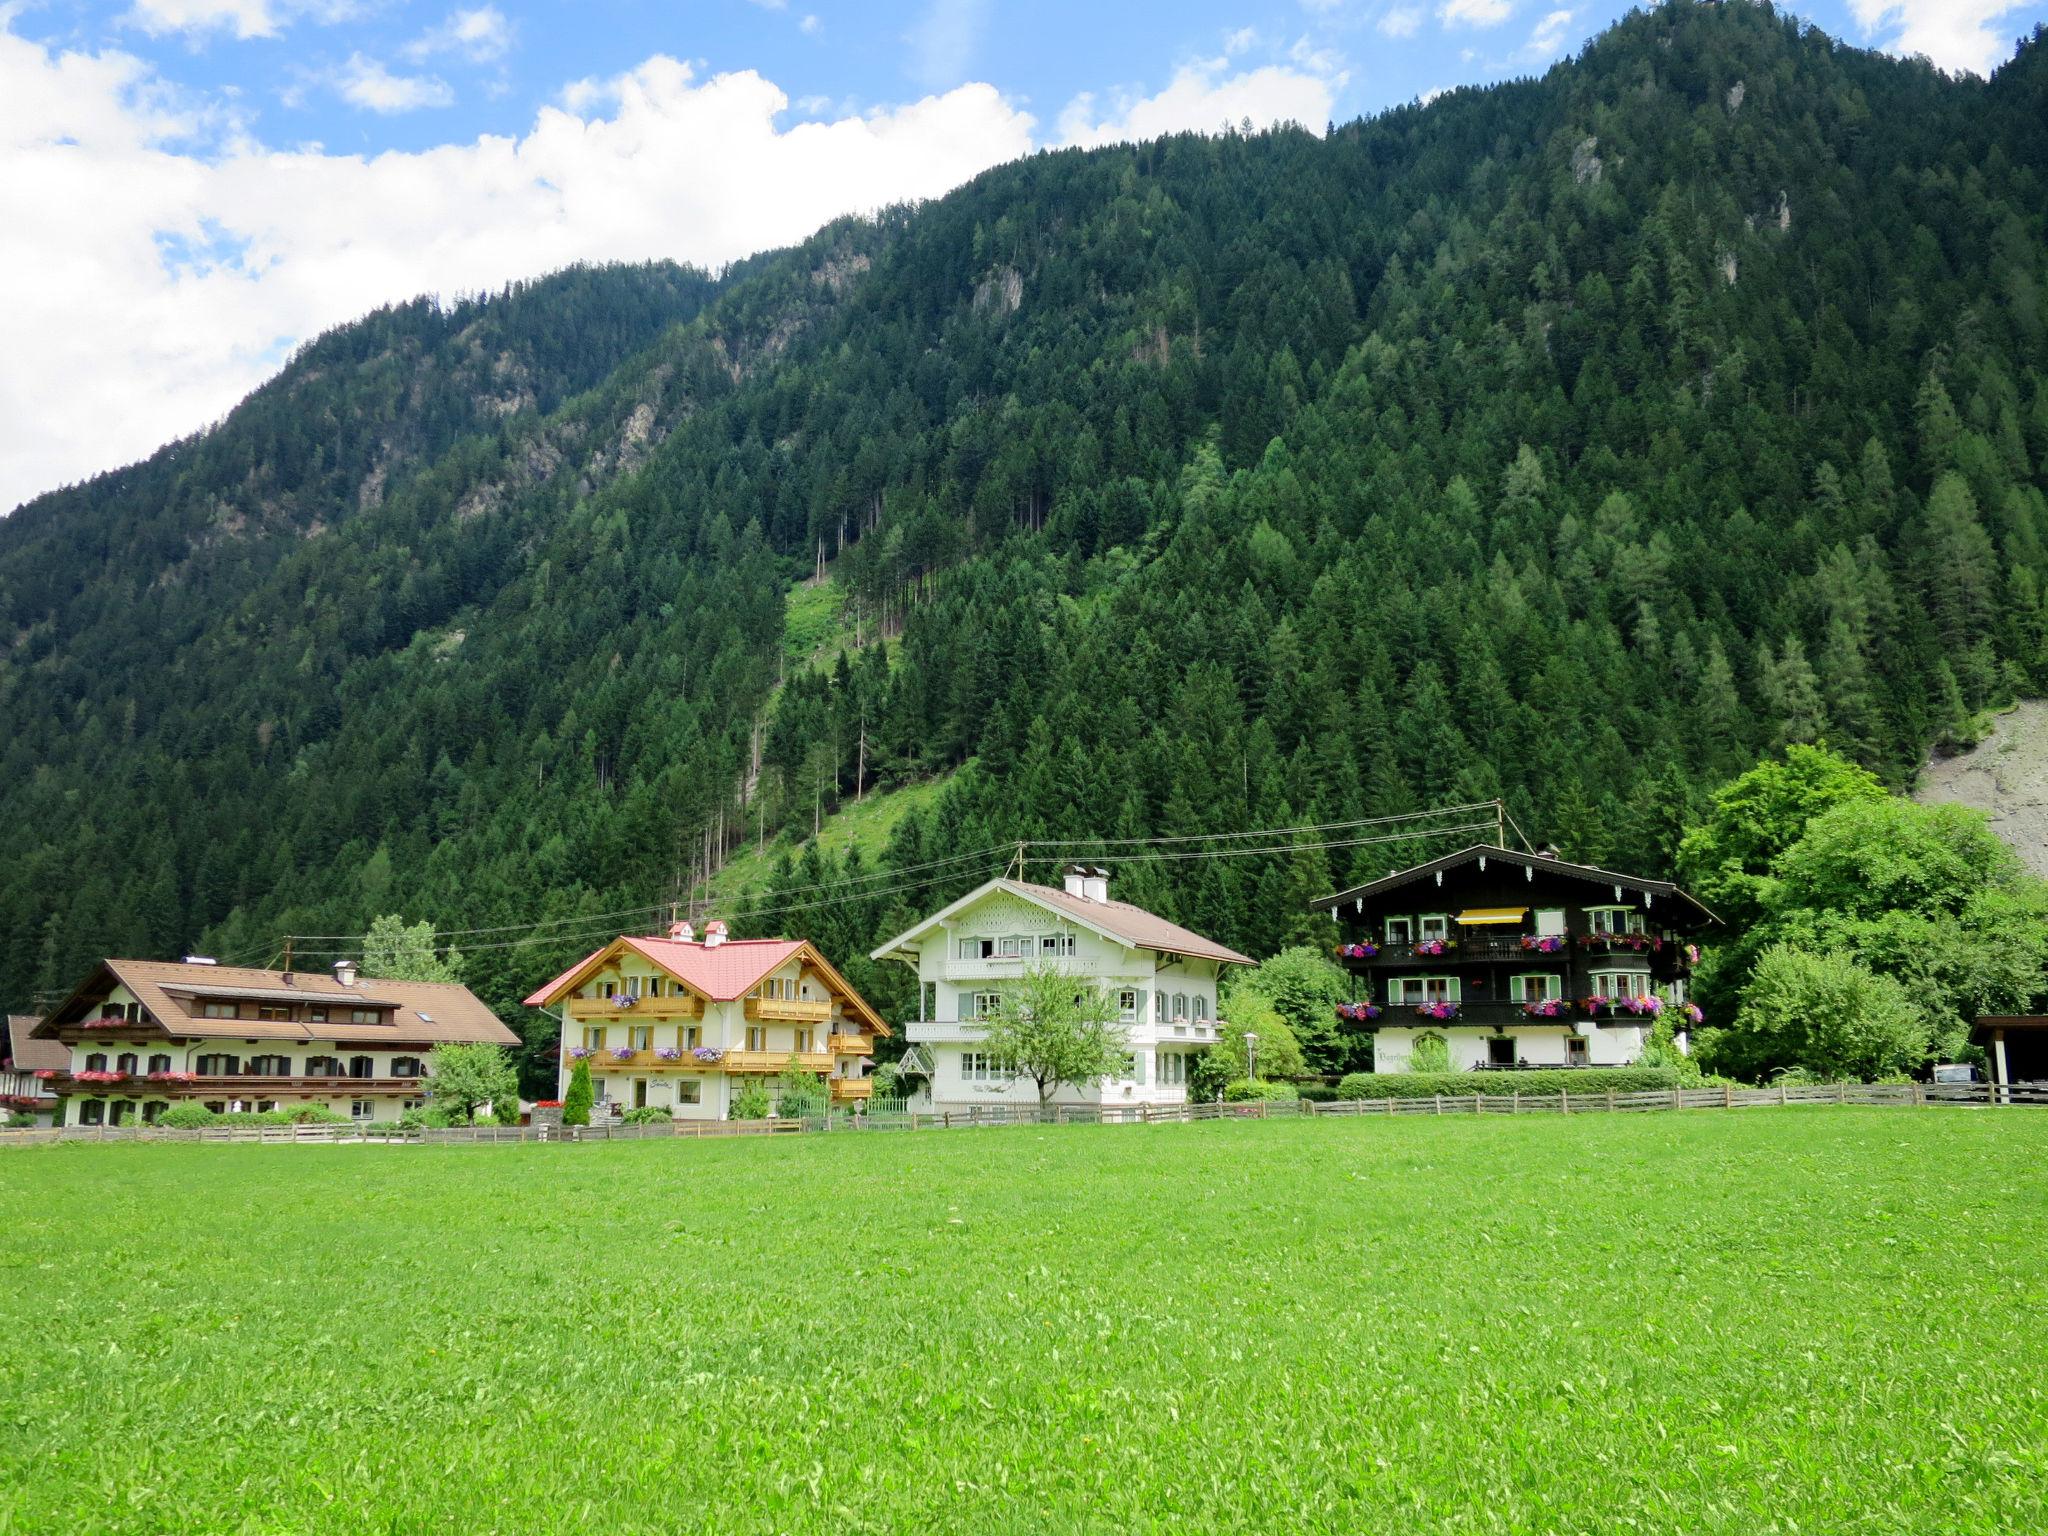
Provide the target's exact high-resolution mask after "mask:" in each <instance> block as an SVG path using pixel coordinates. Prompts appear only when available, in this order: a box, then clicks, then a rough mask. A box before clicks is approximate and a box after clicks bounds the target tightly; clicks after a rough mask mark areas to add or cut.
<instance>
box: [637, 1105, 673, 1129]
mask: <svg viewBox="0 0 2048 1536" xmlns="http://www.w3.org/2000/svg"><path fill="white" fill-rule="evenodd" d="M674 1118H675V1116H674V1115H672V1114H670V1113H669V1111H667V1110H666V1109H663V1108H662V1107H661V1106H660V1105H659V1104H642V1105H641V1106H640V1107H639V1108H638V1109H629V1110H627V1111H626V1114H625V1124H627V1125H653V1124H655V1123H656V1122H657V1121H667V1120H673V1119H674Z"/></svg>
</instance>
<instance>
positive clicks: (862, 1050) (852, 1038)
mask: <svg viewBox="0 0 2048 1536" xmlns="http://www.w3.org/2000/svg"><path fill="white" fill-rule="evenodd" d="M825 1048H826V1049H827V1050H828V1051H830V1052H831V1053H832V1054H833V1055H834V1056H872V1055H874V1054H875V1042H874V1041H872V1040H870V1039H869V1038H868V1037H867V1036H866V1035H833V1036H831V1037H829V1038H828V1039H827V1040H826V1041H825Z"/></svg>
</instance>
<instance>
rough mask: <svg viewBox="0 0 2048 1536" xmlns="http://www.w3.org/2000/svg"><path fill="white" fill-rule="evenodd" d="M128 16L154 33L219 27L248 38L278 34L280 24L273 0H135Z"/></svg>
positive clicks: (215, 29) (194, 30)
mask: <svg viewBox="0 0 2048 1536" xmlns="http://www.w3.org/2000/svg"><path fill="white" fill-rule="evenodd" d="M126 19H127V20H128V21H129V22H130V23H131V24H133V25H135V26H137V27H140V28H141V29H142V30H143V31H145V32H147V33H149V34H150V35H151V36H152V37H161V36H162V35H163V34H164V33H166V32H215V31H231V32H233V33H234V34H235V36H237V37H244V38H247V37H275V36H277V32H278V25H279V22H278V17H277V14H276V12H275V11H273V10H272V8H271V4H270V0H135V8H134V9H133V10H131V11H130V12H129V13H128V15H127V17H126Z"/></svg>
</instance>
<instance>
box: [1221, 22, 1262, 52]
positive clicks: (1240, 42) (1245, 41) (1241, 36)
mask: <svg viewBox="0 0 2048 1536" xmlns="http://www.w3.org/2000/svg"><path fill="white" fill-rule="evenodd" d="M1258 40H1259V29H1258V28H1257V27H1239V28H1238V29H1237V30H1236V31H1235V32H1226V33H1224V34H1223V51H1224V52H1225V53H1227V54H1231V55H1233V56H1235V55H1237V54H1240V53H1243V52H1244V51H1245V50H1246V49H1247V48H1249V47H1251V45H1252V44H1253V43H1256V42H1257V41H1258Z"/></svg>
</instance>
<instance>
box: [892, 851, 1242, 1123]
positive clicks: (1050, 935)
mask: <svg viewBox="0 0 2048 1536" xmlns="http://www.w3.org/2000/svg"><path fill="white" fill-rule="evenodd" d="M873 958H874V959H876V960H895V961H899V962H900V963H902V964H904V965H908V966H910V967H911V968H912V969H913V970H915V971H916V972H917V980H918V1009H917V1015H918V1016H917V1018H916V1019H914V1020H912V1021H910V1022H909V1023H908V1024H907V1025H906V1026H905V1032H906V1036H907V1038H908V1040H909V1041H910V1043H911V1047H912V1050H911V1052H910V1053H909V1054H908V1055H907V1056H906V1057H905V1060H906V1062H910V1063H912V1064H913V1068H912V1070H913V1071H914V1070H916V1069H917V1068H918V1067H922V1068H924V1069H925V1070H926V1071H927V1072H928V1079H927V1081H928V1084H929V1093H930V1097H931V1106H932V1108H933V1109H935V1110H940V1111H949V1110H964V1109H972V1108H974V1107H976V1106H980V1105H991V1104H1004V1105H1009V1104H1016V1105H1026V1104H1036V1103H1037V1102H1038V1090H1037V1087H1036V1086H1035V1085H1034V1084H1033V1083H1032V1082H1031V1081H1030V1080H1029V1079H1026V1078H1021V1077H1019V1076H1017V1075H1016V1074H1015V1073H1014V1072H1012V1071H1010V1070H1008V1069H1007V1068H1005V1067H1004V1066H1003V1064H1002V1063H1000V1062H998V1061H995V1060H993V1059H991V1058H990V1056H989V1054H988V1053H987V1052H986V1051H984V1050H982V1049H981V1048H980V1045H981V1041H982V1038H983V1036H984V1034H985V1032H986V1026H985V1024H984V1023H983V1022H982V1021H983V1020H984V1019H986V1018H987V1016H988V1015H989V1013H990V1012H991V1011H992V1010H993V1008H994V1006H995V1001H996V999H997V998H998V997H1000V996H1001V994H1002V992H1003V990H1004V988H1005V986H1007V985H1012V984H1014V983H1015V982H1016V980H1017V979H1018V978H1019V977H1020V976H1021V975H1022V974H1023V973H1024V971H1025V969H1026V967H1030V966H1044V965H1056V966H1058V967H1059V968H1060V969H1061V970H1063V971H1069V972H1071V973H1072V974H1074V975H1075V976H1079V977H1086V978H1087V979H1088V980H1090V981H1092V982H1094V983H1096V984H1097V985H1099V986H1102V987H1104V988H1106V989H1108V990H1109V991H1111V992H1112V993H1114V994H1115V996H1116V997H1117V999H1118V1001H1119V1002H1120V1003H1121V1004H1122V1011H1123V1023H1124V1027H1125V1030H1126V1031H1127V1034H1128V1039H1129V1047H1130V1049H1129V1065H1128V1068H1127V1070H1126V1071H1125V1073H1124V1074H1123V1075H1121V1076H1119V1077H1115V1078H1111V1079H1109V1080H1108V1081H1107V1082H1102V1083H1096V1084H1088V1085H1082V1086H1068V1087H1063V1088H1061V1089H1060V1090H1059V1093H1058V1095H1057V1097H1056V1099H1055V1102H1056V1103H1062V1104H1180V1103H1184V1102H1186V1100H1187V1081H1188V1068H1189V1066H1190V1063H1191V1059H1192V1057H1193V1056H1194V1054H1195V1053H1196V1052H1198V1051H1204V1050H1207V1049H1208V1048H1209V1047H1210V1046H1211V1045H1214V1044H1215V1043H1216V1032H1217V1024H1218V1014H1217V1007H1216V998H1217V991H1218V987H1219V984H1220V982H1221V979H1222V977H1223V975H1224V972H1225V969H1226V968H1227V967H1229V966H1233V965H1251V964H1252V963H1253V961H1252V959H1251V957H1250V956H1249V955H1241V954H1239V953H1238V952H1237V951H1236V950H1234V949H1231V948H1230V947H1229V946H1227V945H1223V944H1218V943H1217V942H1216V941H1215V940H1213V939H1207V938H1204V937H1203V936H1202V935H1201V934H1199V933H1194V932H1192V931H1190V930H1189V929H1186V928H1183V927H1181V926H1180V925H1179V924H1178V923H1172V922H1168V921H1167V920H1166V919H1165V918H1163V917H1160V916H1158V915H1157V914H1156V913H1152V912H1147V911H1146V910H1145V909H1144V908H1143V907H1137V906H1133V905H1132V904H1131V903H1129V902H1127V901H1112V900H1111V899H1110V896H1109V875H1108V871H1106V870H1102V869H1099V868H1094V867H1091V866H1081V865H1077V866H1073V867H1071V868H1070V869H1069V870H1068V871H1067V872H1066V874H1065V876H1064V885H1063V886H1049V885H1036V884H1033V883H1032V882H1030V881H1026V880H1007V879H999V880H991V881H989V882H988V883H987V884H985V885H982V886H979V887H977V888H976V889H974V890H972V891H969V892H968V893H967V894H966V895H965V896H962V897H961V898H960V899H959V900H958V901H956V902H954V903H952V904H951V905H950V906H948V907H945V908H944V909H942V910H940V911H938V912H935V913H933V914H932V915H931V916H930V917H928V918H926V919H924V921H922V922H920V923H919V924H917V926H915V927H914V928H911V929H909V930H907V931H906V932H903V933H900V934H898V935H897V936H896V937H895V938H893V939H891V940H889V941H888V943H886V944H883V945H882V946H880V947H879V948H878V949H876V950H875V951H874V954H873Z"/></svg>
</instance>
